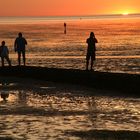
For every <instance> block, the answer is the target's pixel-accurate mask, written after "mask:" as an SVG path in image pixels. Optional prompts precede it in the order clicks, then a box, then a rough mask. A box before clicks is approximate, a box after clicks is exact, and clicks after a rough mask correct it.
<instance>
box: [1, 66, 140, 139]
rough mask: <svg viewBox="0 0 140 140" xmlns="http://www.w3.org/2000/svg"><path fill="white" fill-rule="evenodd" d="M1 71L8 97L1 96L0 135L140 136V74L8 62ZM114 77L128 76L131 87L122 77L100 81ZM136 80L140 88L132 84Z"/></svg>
mask: <svg viewBox="0 0 140 140" xmlns="http://www.w3.org/2000/svg"><path fill="white" fill-rule="evenodd" d="M0 74H1V75H0V81H1V84H0V88H1V94H6V95H7V94H8V98H7V100H6V101H3V99H2V98H0V106H1V107H0V114H1V115H0V128H1V131H0V138H1V139H11V140H20V139H29V140H32V139H34V140H37V139H42V140H43V139H46V138H47V139H66V140H68V139H75V140H81V139H97V140H102V139H104V138H106V139H112V140H118V139H119V140H121V139H127V140H129V139H130V140H138V139H139V137H140V127H139V123H140V114H139V110H140V105H139V102H140V99H139V92H138V91H139V87H137V86H138V83H139V75H129V74H128V75H125V74H116V73H115V74H113V73H100V72H90V71H89V72H87V71H82V70H66V69H49V68H42V67H30V66H29V67H10V68H9V67H5V68H3V69H0ZM91 76H92V79H90V77H91ZM100 76H101V77H100ZM117 77H118V78H117ZM122 77H123V78H122ZM86 78H87V79H89V80H90V82H91V81H92V82H93V83H92V84H90V85H89V84H87V82H89V81H88V80H87V79H86ZM114 78H115V79H116V78H117V79H119V80H120V78H121V80H125V82H126V83H123V85H125V86H128V87H129V88H128V90H124V88H120V87H119V86H120V85H121V84H122V83H119V84H118V86H115V87H113V89H112V88H111V86H108V84H107V82H109V81H110V80H108V81H107V82H106V83H105V82H104V85H102V84H101V83H102V82H103V81H106V79H112V80H115V79H114ZM78 79H79V80H78ZM81 79H83V81H82V80H81ZM132 79H133V81H131V80H132ZM85 80H87V81H86V82H85ZM98 80H99V81H98ZM127 81H128V82H127ZM95 82H97V83H96V84H95ZM100 82H101V83H100ZM111 82H112V81H111ZM117 82H118V81H117ZM123 82H124V81H123ZM133 82H134V83H136V84H134V85H135V86H136V87H135V88H136V89H137V90H136V91H137V93H138V94H136V92H135V91H134V92H132V90H130V89H131V88H132V87H133V85H131V84H132V83H133ZM137 82H138V83H137ZM109 84H111V85H115V84H112V83H109ZM106 86H107V87H106ZM118 87H119V88H118ZM130 93H131V94H130Z"/></svg>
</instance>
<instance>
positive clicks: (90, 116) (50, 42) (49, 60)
mask: <svg viewBox="0 0 140 140" xmlns="http://www.w3.org/2000/svg"><path fill="white" fill-rule="evenodd" d="M64 23H66V25H67V26H66V29H67V32H66V34H65V33H64ZM19 32H22V33H23V36H24V37H25V38H26V40H27V42H28V45H27V46H26V57H27V66H40V67H47V68H63V69H80V70H85V63H86V61H85V58H86V57H85V56H86V50H87V44H86V39H87V38H88V37H89V34H90V32H94V33H95V36H96V38H97V40H98V43H97V44H96V48H97V51H96V61H95V64H94V70H95V71H100V72H113V73H116V72H117V73H129V74H140V55H139V54H140V15H139V14H134V15H101V16H71V17H70V16H69V17H0V42H1V41H3V40H4V41H5V42H6V45H7V46H8V49H9V57H10V59H11V62H12V65H13V66H16V65H18V63H17V54H16V53H15V52H14V41H15V38H16V37H17V36H18V33H19ZM5 64H6V65H8V64H7V62H5ZM46 78H47V77H46ZM116 84H117V83H116ZM126 94H127V93H125V95H126ZM121 95H122V96H121ZM134 95H135V93H134ZM0 96H1V97H0V139H2V140H3V139H7V140H139V139H140V98H139V97H135V96H134V97H129V96H124V91H115V90H103V89H94V88H92V87H91V88H89V87H85V86H80V85H73V84H67V83H56V82H50V81H47V79H46V81H41V80H38V79H36V80H35V79H31V78H25V77H23V78H19V77H4V76H1V77H0ZM3 97H6V99H5V100H4V98H3Z"/></svg>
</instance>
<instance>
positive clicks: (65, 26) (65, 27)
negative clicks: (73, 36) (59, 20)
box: [64, 22, 67, 34]
mask: <svg viewBox="0 0 140 140" xmlns="http://www.w3.org/2000/svg"><path fill="white" fill-rule="evenodd" d="M66 33H67V24H66V23H65V22H64V34H66Z"/></svg>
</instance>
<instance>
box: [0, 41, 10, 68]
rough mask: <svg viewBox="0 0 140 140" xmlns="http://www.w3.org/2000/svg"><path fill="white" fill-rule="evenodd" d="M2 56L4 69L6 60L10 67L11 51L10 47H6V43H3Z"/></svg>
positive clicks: (0, 54) (0, 52)
mask: <svg viewBox="0 0 140 140" xmlns="http://www.w3.org/2000/svg"><path fill="white" fill-rule="evenodd" d="M0 56H1V62H2V67H3V66H4V59H6V60H7V62H8V64H9V66H11V61H10V59H9V50H8V47H7V46H5V41H2V42H1V46H0Z"/></svg>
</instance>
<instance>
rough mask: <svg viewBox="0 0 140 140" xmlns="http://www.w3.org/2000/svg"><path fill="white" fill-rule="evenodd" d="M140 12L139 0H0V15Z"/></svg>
mask: <svg viewBox="0 0 140 140" xmlns="http://www.w3.org/2000/svg"><path fill="white" fill-rule="evenodd" d="M123 13H140V0H0V16H67V15H98V14H123Z"/></svg>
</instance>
